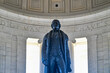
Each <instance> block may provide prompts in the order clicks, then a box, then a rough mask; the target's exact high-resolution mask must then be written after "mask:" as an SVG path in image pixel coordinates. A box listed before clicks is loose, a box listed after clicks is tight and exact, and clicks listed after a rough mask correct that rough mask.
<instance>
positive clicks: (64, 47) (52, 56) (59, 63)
mask: <svg viewBox="0 0 110 73" xmlns="http://www.w3.org/2000/svg"><path fill="white" fill-rule="evenodd" d="M51 27H52V29H53V30H51V31H50V32H49V33H47V34H46V35H45V36H44V39H43V44H42V63H43V64H44V65H45V71H44V73H68V72H71V71H72V70H71V68H70V64H71V61H70V55H69V48H68V36H67V35H66V34H65V33H64V32H63V31H62V30H60V27H61V24H60V22H59V20H53V22H52V24H51Z"/></svg>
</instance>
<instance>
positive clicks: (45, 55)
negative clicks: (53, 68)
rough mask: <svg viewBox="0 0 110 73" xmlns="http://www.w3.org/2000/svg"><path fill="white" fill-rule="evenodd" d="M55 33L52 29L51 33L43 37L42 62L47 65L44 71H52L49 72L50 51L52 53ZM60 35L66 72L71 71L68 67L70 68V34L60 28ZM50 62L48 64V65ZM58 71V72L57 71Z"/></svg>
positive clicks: (47, 72) (45, 72)
mask: <svg viewBox="0 0 110 73" xmlns="http://www.w3.org/2000/svg"><path fill="white" fill-rule="evenodd" d="M52 33H54V32H53V30H51V31H50V32H49V33H47V34H46V35H45V36H44V39H43V44H42V63H43V64H44V65H45V71H44V73H51V72H49V69H50V66H49V60H50V58H49V53H50V49H51V47H50V46H51V45H50V43H51V38H50V37H51V36H52V35H51V34H52ZM59 36H60V46H61V51H62V54H63V59H64V62H65V66H66V73H68V72H70V71H69V70H70V69H68V68H70V64H71V61H70V55H69V48H68V36H67V35H66V34H65V33H64V32H63V31H61V30H59ZM46 64H48V65H46ZM56 73H58V72H56Z"/></svg>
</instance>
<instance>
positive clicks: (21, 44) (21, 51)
mask: <svg viewBox="0 0 110 73" xmlns="http://www.w3.org/2000/svg"><path fill="white" fill-rule="evenodd" d="M26 40H27V38H26V37H22V36H17V73H26Z"/></svg>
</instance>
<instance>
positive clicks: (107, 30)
mask: <svg viewBox="0 0 110 73" xmlns="http://www.w3.org/2000/svg"><path fill="white" fill-rule="evenodd" d="M54 19H58V20H59V21H60V22H61V30H63V31H64V32H65V33H66V34H67V35H68V37H69V42H68V44H69V51H70V56H71V61H72V62H71V68H72V72H70V73H78V72H75V62H74V61H75V56H74V55H75V54H74V51H75V46H74V45H75V44H76V45H77V43H78V42H77V40H78V39H80V38H86V40H87V41H86V44H87V45H86V47H87V49H86V51H87V52H86V54H87V57H86V59H87V62H86V63H87V73H110V26H109V25H110V0H0V73H27V72H26V69H27V66H26V62H27V59H26V58H27V55H26V54H27V40H28V39H29V38H34V39H38V41H37V45H38V44H40V46H41V45H42V42H43V37H44V35H45V34H46V33H47V32H49V31H50V30H51V23H52V21H53V20H54ZM84 43H85V42H83V44H84ZM32 44H33V43H31V45H32ZM35 44H36V43H34V45H35ZM80 44H82V43H81V42H80ZM80 48H82V47H80ZM39 49H40V50H41V47H39ZM40 50H39V51H40ZM80 53H81V52H80ZM76 56H78V54H77V55H76ZM39 57H40V59H39V60H41V51H40V53H39ZM39 63H40V64H39V65H40V68H39V69H40V70H39V73H44V72H43V71H44V66H43V64H42V63H41V61H40V62H39ZM79 69H80V68H79Z"/></svg>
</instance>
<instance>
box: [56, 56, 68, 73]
mask: <svg viewBox="0 0 110 73" xmlns="http://www.w3.org/2000/svg"><path fill="white" fill-rule="evenodd" d="M56 61H57V66H58V72H59V73H66V66H65V62H64V60H63V58H62V57H60V56H59V57H57V59H56Z"/></svg>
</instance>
